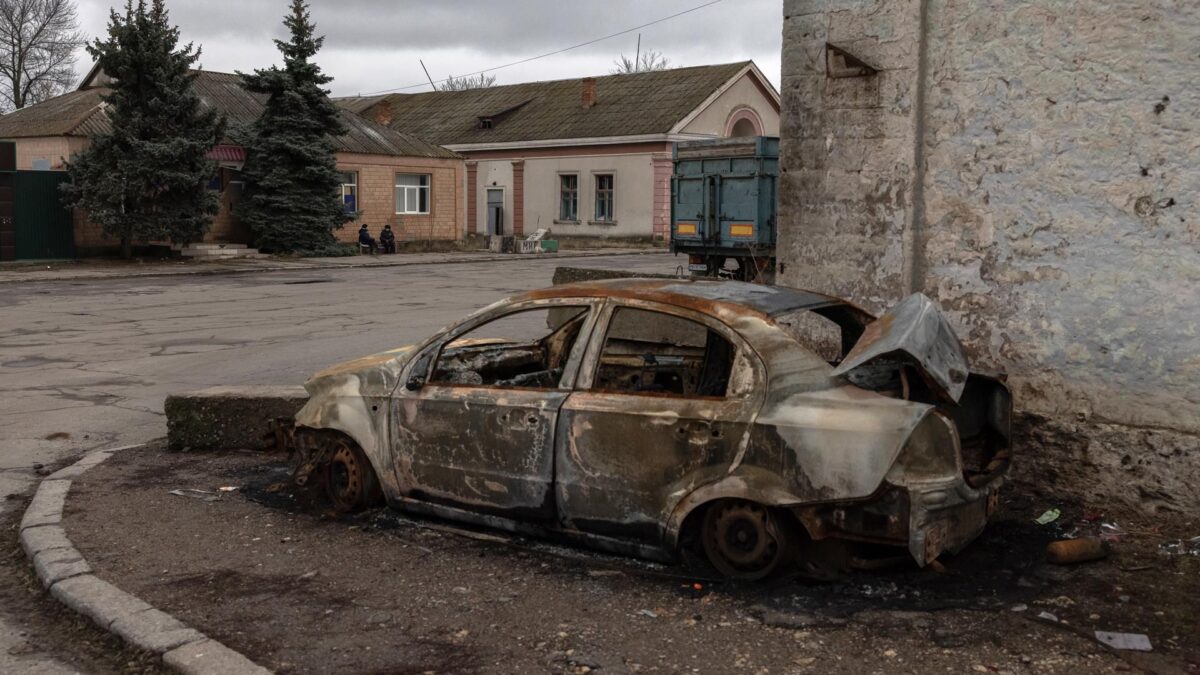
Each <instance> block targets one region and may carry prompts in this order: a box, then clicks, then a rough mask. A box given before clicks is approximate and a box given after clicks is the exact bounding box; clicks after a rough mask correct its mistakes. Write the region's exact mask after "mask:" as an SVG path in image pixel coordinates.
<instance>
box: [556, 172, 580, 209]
mask: <svg viewBox="0 0 1200 675" xmlns="http://www.w3.org/2000/svg"><path fill="white" fill-rule="evenodd" d="M558 195H559V197H558V219H559V220H579V176H576V175H575V174H566V175H562V176H559V177H558Z"/></svg>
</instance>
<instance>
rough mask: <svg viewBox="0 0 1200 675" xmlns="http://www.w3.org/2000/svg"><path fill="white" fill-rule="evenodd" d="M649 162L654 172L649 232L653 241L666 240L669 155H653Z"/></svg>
mask: <svg viewBox="0 0 1200 675" xmlns="http://www.w3.org/2000/svg"><path fill="white" fill-rule="evenodd" d="M650 163H651V166H652V167H653V174H654V179H653V180H654V187H653V191H654V212H653V216H652V217H651V223H652V224H651V234H652V236H653V238H654V240H655V241H666V240H667V239H670V238H671V173H672V161H671V156H670V155H654V156H652V157H651V158H650Z"/></svg>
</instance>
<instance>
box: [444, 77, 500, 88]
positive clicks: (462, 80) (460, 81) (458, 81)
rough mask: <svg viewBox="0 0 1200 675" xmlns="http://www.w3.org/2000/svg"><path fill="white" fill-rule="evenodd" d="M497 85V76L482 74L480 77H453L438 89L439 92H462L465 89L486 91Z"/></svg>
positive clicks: (447, 79)
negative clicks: (485, 89)
mask: <svg viewBox="0 0 1200 675" xmlns="http://www.w3.org/2000/svg"><path fill="white" fill-rule="evenodd" d="M493 84H496V76H495V75H488V74H487V73H480V74H478V75H464V76H462V77H455V76H453V75H451V76H450V77H448V78H446V80H445V81H443V82H442V86H440V87H438V90H439V91H462V90H464V89H484V88H486V87H490V86H492V85H493Z"/></svg>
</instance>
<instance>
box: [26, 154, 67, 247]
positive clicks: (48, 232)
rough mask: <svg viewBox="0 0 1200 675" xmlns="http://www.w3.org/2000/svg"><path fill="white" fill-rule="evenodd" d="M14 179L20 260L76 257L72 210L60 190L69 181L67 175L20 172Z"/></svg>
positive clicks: (63, 173)
mask: <svg viewBox="0 0 1200 675" xmlns="http://www.w3.org/2000/svg"><path fill="white" fill-rule="evenodd" d="M13 178H14V181H13V226H14V229H15V231H16V232H15V233H16V254H17V260H30V259H33V260H40V259H50V258H73V257H75V228H74V224H73V223H72V221H71V210H70V209H68V208H66V207H64V206H63V204H62V195H61V193H60V192H59V190H58V186H59V185H61V184H63V183H65V182H67V180H68V177H67V174H66V172H63V171H18V172H16V175H15V176H14V177H13Z"/></svg>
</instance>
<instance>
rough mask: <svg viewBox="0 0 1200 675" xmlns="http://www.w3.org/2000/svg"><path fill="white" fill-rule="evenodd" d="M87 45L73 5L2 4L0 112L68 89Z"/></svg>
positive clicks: (55, 0) (42, 1) (59, 1)
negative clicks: (79, 51)
mask: <svg viewBox="0 0 1200 675" xmlns="http://www.w3.org/2000/svg"><path fill="white" fill-rule="evenodd" d="M83 44H84V36H83V33H81V32H80V31H79V19H78V14H77V12H76V8H75V3H74V0H0V108H2V109H4V110H14V109H18V108H24V107H25V106H27V105H31V104H33V103H37V102H39V101H44V100H45V99H47V98H50V97H52V96H57V95H58V94H61V93H63V92H64V91H66V90H67V89H69V88H70V87H71V84H72V81H73V80H74V77H75V51H76V50H77V49H78V48H79V47H81V46H83Z"/></svg>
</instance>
